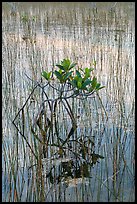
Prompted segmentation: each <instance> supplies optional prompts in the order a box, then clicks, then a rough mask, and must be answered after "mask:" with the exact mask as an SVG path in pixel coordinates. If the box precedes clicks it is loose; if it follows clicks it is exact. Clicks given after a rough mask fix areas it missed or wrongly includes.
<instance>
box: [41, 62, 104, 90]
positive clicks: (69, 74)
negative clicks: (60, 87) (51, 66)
mask: <svg viewBox="0 0 137 204" xmlns="http://www.w3.org/2000/svg"><path fill="white" fill-rule="evenodd" d="M76 65H77V63H72V62H71V61H70V59H63V60H62V61H61V63H60V64H56V67H58V69H57V70H55V71H54V72H53V75H54V77H55V78H56V79H57V80H58V81H59V82H60V83H61V84H66V83H68V84H70V85H71V86H72V88H74V90H75V91H76V92H77V93H79V92H84V93H85V91H86V93H92V92H95V91H98V90H100V89H102V88H104V86H101V84H100V83H99V82H98V81H97V78H96V77H95V76H93V77H92V74H91V73H92V71H93V70H94V68H88V67H86V68H78V69H77V68H76ZM51 73H52V72H46V71H43V72H42V76H43V77H44V78H45V79H46V80H48V81H49V82H50V80H52V77H51Z"/></svg>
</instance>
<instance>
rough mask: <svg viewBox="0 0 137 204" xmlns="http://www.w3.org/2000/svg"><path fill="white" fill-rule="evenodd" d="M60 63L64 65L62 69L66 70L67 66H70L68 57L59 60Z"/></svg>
mask: <svg viewBox="0 0 137 204" xmlns="http://www.w3.org/2000/svg"><path fill="white" fill-rule="evenodd" d="M61 65H62V66H63V67H64V69H65V70H66V71H67V70H69V66H70V60H69V59H64V60H63V61H62V62H61Z"/></svg>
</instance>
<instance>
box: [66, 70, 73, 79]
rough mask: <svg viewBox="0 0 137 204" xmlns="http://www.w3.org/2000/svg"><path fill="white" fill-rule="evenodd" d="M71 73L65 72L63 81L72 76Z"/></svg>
mask: <svg viewBox="0 0 137 204" xmlns="http://www.w3.org/2000/svg"><path fill="white" fill-rule="evenodd" d="M72 73H73V71H71V72H67V73H66V74H65V75H64V80H67V79H68V78H69V77H70V76H71V75H72Z"/></svg>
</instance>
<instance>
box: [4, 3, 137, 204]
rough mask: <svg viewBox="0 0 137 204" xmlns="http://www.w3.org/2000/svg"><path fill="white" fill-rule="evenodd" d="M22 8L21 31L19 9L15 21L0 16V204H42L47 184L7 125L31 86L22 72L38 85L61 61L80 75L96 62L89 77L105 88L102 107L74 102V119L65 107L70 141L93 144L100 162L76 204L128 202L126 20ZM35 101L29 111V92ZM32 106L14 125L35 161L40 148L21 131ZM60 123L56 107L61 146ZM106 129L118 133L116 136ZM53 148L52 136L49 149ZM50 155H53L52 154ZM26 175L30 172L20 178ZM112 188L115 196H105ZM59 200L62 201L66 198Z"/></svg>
mask: <svg viewBox="0 0 137 204" xmlns="http://www.w3.org/2000/svg"><path fill="white" fill-rule="evenodd" d="M124 4H125V3H124ZM28 5H29V4H27V7H28V8H26V10H27V11H28V17H29V22H28V23H26V24H25V23H23V21H22V16H23V15H24V9H23V7H22V6H21V7H22V8H21V9H22V10H20V12H18V15H16V16H11V15H10V13H6V12H5V11H4V10H3V12H4V15H3V24H2V26H3V29H2V30H3V40H2V46H3V47H2V49H3V52H2V54H3V56H2V57H3V61H2V65H3V71H2V81H3V94H2V98H3V99H2V100H3V160H4V162H3V175H4V178H3V182H2V185H3V195H4V196H3V201H9V202H11V201H14V202H15V201H19V202H21V201H22V200H24V201H27V202H28V201H34V202H37V201H44V196H45V192H44V188H45V189H47V188H48V189H50V187H51V185H50V184H49V183H48V181H47V180H46V181H45V180H44V179H43V176H42V165H41V163H40V162H41V161H39V164H38V163H37V162H36V160H35V157H33V155H32V153H31V151H30V150H29V149H28V146H27V144H26V142H25V141H24V139H23V138H22V137H21V136H20V135H19V134H18V132H17V131H16V130H15V129H14V128H13V126H12V125H11V122H10V121H12V120H13V118H14V117H15V115H16V113H17V112H18V109H19V108H20V107H22V105H23V104H24V102H25V101H26V98H27V97H28V95H29V93H30V92H31V91H30V90H29V89H30V88H31V86H32V87H33V85H34V83H33V82H30V81H29V80H28V79H27V78H26V77H24V72H26V74H28V75H29V76H30V77H31V78H33V79H34V80H39V79H40V77H41V71H42V70H43V69H46V70H53V65H55V64H56V63H57V62H58V61H59V60H60V59H63V58H64V57H66V55H67V56H69V57H70V58H71V59H72V60H74V61H76V60H78V63H79V66H81V65H82V66H83V65H84V66H85V67H86V66H89V65H90V63H91V60H92V59H93V58H95V59H96V61H97V68H96V70H95V72H96V73H97V75H98V78H100V79H101V81H102V82H103V83H104V85H106V89H105V90H104V92H103V93H101V95H100V98H101V99H102V101H98V97H96V98H95V99H90V100H87V101H86V100H84V101H82V102H79V106H80V111H81V112H80V114H79V113H78V109H77V108H78V107H76V105H75V104H76V100H75V99H74V101H73V102H72V105H73V110H74V112H75V113H78V114H79V116H80V117H79V119H78V123H80V129H78V130H77V131H76V132H75V134H74V135H73V139H77V138H78V137H79V136H80V135H82V137H83V136H84V135H86V136H87V135H88V136H94V138H95V141H94V142H95V144H98V147H97V145H96V148H97V150H98V151H99V152H103V153H104V156H105V160H104V161H103V160H102V161H101V162H100V164H99V168H97V167H95V168H94V169H95V170H94V169H93V170H92V171H91V174H92V177H93V178H92V179H91V180H90V181H91V182H90V184H89V186H90V188H89V186H88V187H87V188H86V187H83V192H84V193H85V190H84V188H86V192H88V193H87V194H86V193H85V195H84V196H83V197H82V196H81V197H82V198H81V200H82V199H83V201H84V199H87V198H88V199H89V200H90V198H92V200H94V201H97V200H98V201H102V200H104V197H103V194H104V195H106V198H105V201H106V200H107V201H108V202H109V201H113V200H114V201H116V200H117V199H119V200H118V201H125V200H126V201H129V202H130V201H133V200H134V192H133V190H132V189H127V191H128V192H126V188H127V186H128V183H129V184H130V182H132V178H133V174H134V173H133V172H134V164H133V162H134V161H133V159H134V138H133V136H134V125H133V121H134V96H133V95H134V78H135V75H134V45H133V42H134V34H133V27H132V24H130V22H129V21H128V16H127V15H129V14H130V12H125V11H124V12H123V13H122V12H121V10H120V7H119V10H114V11H109V12H108V13H106V12H105V11H103V10H99V9H98V10H97V12H95V11H94V13H93V8H91V9H90V7H89V5H88V6H85V3H84V7H82V5H81V7H77V5H75V8H74V6H72V7H71V6H70V7H67V6H64V7H63V8H62V6H60V8H61V9H57V7H58V5H56V7H54V8H52V7H51V6H50V5H48V6H47V7H46V8H45V6H43V3H41V5H42V6H43V8H44V10H39V9H38V10H37V9H35V10H31V9H30V10H29V6H28ZM41 5H39V6H41ZM18 9H20V8H19V7H18ZM41 9H42V8H41ZM116 9H117V8H116ZM30 13H31V14H30ZM32 13H33V14H34V16H36V17H37V18H36V19H37V20H36V21H33V19H32ZM121 20H122V21H121ZM106 25H107V26H106ZM119 30H123V32H120V31H119ZM130 30H131V31H132V33H131V34H130ZM28 36H29V37H28ZM22 37H23V39H22ZM115 37H116V38H115ZM114 39H117V41H115V40H114ZM131 41H132V42H131ZM126 43H127V44H128V46H127V47H126V45H125V44H126ZM112 44H113V45H112ZM28 81H29V82H28ZM52 94H53V95H54V94H55V93H54V92H53V93H51V95H52ZM35 96H36V101H35V103H36V104H37V105H38V106H39V101H40V98H41V93H39V91H36V92H35ZM101 103H102V104H101ZM102 105H103V106H104V107H103V106H102ZM32 106H33V104H31V106H30V107H29V108H28V110H25V112H24V113H23V112H22V116H21V115H20V120H21V119H24V116H26V117H25V119H24V124H25V125H24V126H23V127H22V126H21V125H22V124H21V122H20V121H18V125H19V127H20V128H21V129H22V128H23V131H24V133H23V134H24V135H25V136H26V137H27V139H28V140H29V142H30V143H31V147H32V148H33V149H34V151H35V153H36V155H37V156H38V157H39V158H40V155H39V153H38V148H41V144H40V145H38V144H39V143H38V140H37V138H36V137H32V133H30V131H28V129H30V125H31V124H32V121H33V120H32V118H31V117H32V115H33V114H34V113H33V114H31V111H33V112H34V110H35V109H37V106H36V105H34V110H33V108H32ZM82 107H83V108H82ZM104 110H105V111H106V112H107V116H108V119H106V115H105V112H104ZM60 112H63V114H62V120H64V121H65V123H64V126H62V123H58V121H60ZM68 119H69V117H68V118H66V113H65V111H64V108H63V106H61V104H59V106H58V110H57V115H56V120H57V129H58V130H59V131H60V132H59V134H60V135H61V136H60V137H61V138H62V139H63V137H64V135H66V134H68V132H69V130H70V124H69V123H68ZM112 124H113V125H112ZM68 126H69V127H68ZM114 126H116V127H118V128H119V129H118V130H117V131H116V127H114ZM113 127H114V128H113ZM51 134H53V133H51ZM38 136H39V135H38ZM54 140H55V138H54V135H52V141H54ZM9 142H11V143H9ZM55 142H56V141H55ZM102 143H103V144H102ZM103 147H104V151H103V150H102V148H103ZM75 150H77V147H76V146H74V147H73V151H75ZM95 150H96V149H95ZM50 151H54V150H53V149H52V147H51V148H50ZM48 154H50V152H48ZM129 158H131V161H132V162H130V163H131V166H132V168H130V165H129ZM104 162H105V166H104ZM123 166H124V167H123ZM28 167H30V169H29V171H28V175H27V178H26V171H27V170H26V169H27V168H28ZM119 170H120V171H119ZM130 180H131V181H130ZM7 182H8V183H7ZM44 182H45V183H46V184H45V186H44ZM103 182H104V183H103ZM93 183H94V185H92V184H93ZM113 184H114V190H115V191H114V190H113V188H112V186H113ZM54 187H55V192H54V195H53V194H52V195H51V200H54V199H55V200H57V201H58V200H59V199H60V200H61V197H60V198H59V196H58V194H59V195H61V191H62V189H61V187H58V188H57V186H54ZM129 188H130V187H129ZM94 189H95V190H94ZM25 192H27V193H25ZM83 192H82V193H83ZM96 192H97V194H96ZM106 192H107V193H106ZM52 193H53V192H52ZM76 193H77V199H76V200H77V201H78V200H80V192H79V191H78V190H77V191H76ZM64 194H65V193H64ZM125 194H126V196H127V197H126V198H125ZM64 197H65V199H66V200H67V199H68V198H67V196H66V195H65V196H64ZM62 199H63V198H62ZM70 200H71V199H70Z"/></svg>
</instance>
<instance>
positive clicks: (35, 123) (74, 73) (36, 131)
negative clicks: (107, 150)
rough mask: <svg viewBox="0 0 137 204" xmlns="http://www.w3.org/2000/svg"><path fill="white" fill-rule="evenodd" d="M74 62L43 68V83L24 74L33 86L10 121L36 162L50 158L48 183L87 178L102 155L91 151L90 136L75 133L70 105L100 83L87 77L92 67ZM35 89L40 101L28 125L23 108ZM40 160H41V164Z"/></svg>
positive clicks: (91, 92) (85, 96)
mask: <svg viewBox="0 0 137 204" xmlns="http://www.w3.org/2000/svg"><path fill="white" fill-rule="evenodd" d="M76 65H77V63H71V61H70V60H69V59H64V60H63V61H61V63H60V64H57V65H56V66H57V67H58V68H59V69H58V70H55V71H53V72H46V71H43V72H42V76H43V77H44V78H45V79H46V81H47V83H46V84H45V83H44V85H43V82H36V81H34V80H32V79H30V78H29V77H28V76H27V77H28V78H29V79H30V80H31V81H33V82H35V84H36V85H35V86H34V88H33V90H32V92H31V93H30V95H29V96H28V98H27V100H26V102H25V103H24V105H23V107H22V108H21V109H20V110H19V112H18V113H17V115H16V117H15V118H14V121H13V123H14V125H15V127H16V128H17V130H18V131H19V133H20V134H21V136H22V137H23V138H24V139H25V141H26V143H27V145H28V146H29V148H30V149H31V151H32V153H33V155H34V156H35V158H36V159H37V161H38V163H39V161H40V160H41V159H46V160H47V161H48V160H50V163H51V164H50V165H47V166H48V169H46V178H48V179H49V181H50V183H52V184H55V183H56V184H58V183H59V182H62V181H66V180H68V178H69V179H80V178H90V177H91V175H90V171H91V167H93V166H94V165H95V164H96V163H97V162H98V160H99V159H103V158H104V157H103V156H101V155H99V154H96V153H95V151H94V148H95V143H94V141H93V140H92V137H91V136H89V135H88V136H83V135H82V134H79V132H80V131H78V130H77V128H78V123H77V120H78V117H77V112H78V108H77V107H78V106H77V104H75V105H74V106H73V102H74V100H75V102H76V103H77V101H78V100H85V99H86V98H89V97H91V95H93V94H94V93H96V92H97V91H98V90H100V89H102V88H103V87H104V86H101V85H100V83H98V82H97V78H96V77H95V76H91V73H92V72H93V70H94V68H93V67H91V68H87V67H86V68H79V67H78V68H77V69H76V68H75V66H76ZM94 65H95V62H94ZM38 88H40V91H41V103H40V101H38V104H39V105H38V106H37V105H36V107H35V109H34V111H35V112H34V111H33V112H32V114H31V115H32V118H29V121H30V124H29V125H28V124H27V123H26V121H28V118H27V117H28V116H27V111H28V110H29V108H30V104H31V102H30V100H32V98H34V92H35V90H36V89H38ZM15 121H17V122H15ZM26 125H27V126H29V127H30V128H29V129H30V134H31V135H32V137H33V140H34V141H35V146H34V147H32V146H31V145H30V143H29V141H28V139H27V137H26V136H25V135H24V129H25V126H26ZM64 133H65V135H64ZM43 161H45V160H42V163H43ZM47 161H46V162H47ZM57 163H58V164H57ZM43 167H44V163H43ZM59 169H60V170H59Z"/></svg>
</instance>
